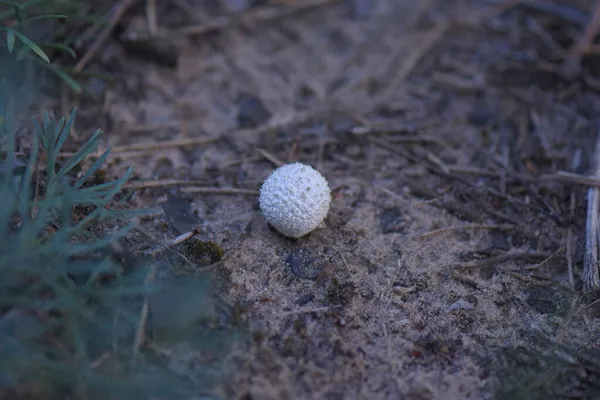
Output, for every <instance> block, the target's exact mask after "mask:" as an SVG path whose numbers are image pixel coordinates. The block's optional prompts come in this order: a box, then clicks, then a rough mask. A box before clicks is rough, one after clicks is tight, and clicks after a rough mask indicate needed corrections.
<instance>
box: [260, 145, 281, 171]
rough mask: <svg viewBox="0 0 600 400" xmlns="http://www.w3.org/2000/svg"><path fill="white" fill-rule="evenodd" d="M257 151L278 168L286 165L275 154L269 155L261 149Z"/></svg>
mask: <svg viewBox="0 0 600 400" xmlns="http://www.w3.org/2000/svg"><path fill="white" fill-rule="evenodd" d="M257 150H258V152H259V153H260V154H261V155H262V156H263V157H264V158H266V159H267V160H268V161H270V162H271V163H272V164H273V165H275V166H276V167H281V166H282V165H284V164H285V163H284V162H283V161H281V160H280V159H279V158H277V157H276V156H274V155H273V154H271V153H269V152H268V151H267V150H265V149H262V148H260V147H259V148H258V149H257Z"/></svg>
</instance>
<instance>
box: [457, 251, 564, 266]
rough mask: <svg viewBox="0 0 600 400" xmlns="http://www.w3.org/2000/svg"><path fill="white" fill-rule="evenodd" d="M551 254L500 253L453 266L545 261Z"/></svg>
mask: <svg viewBox="0 0 600 400" xmlns="http://www.w3.org/2000/svg"><path fill="white" fill-rule="evenodd" d="M552 256H553V254H546V253H509V254H500V255H498V256H494V257H489V258H486V259H483V260H475V261H470V262H467V263H463V264H457V265H455V266H453V268H456V269H463V268H483V267H489V266H491V265H495V264H500V263H504V262H507V261H525V262H531V263H536V262H542V263H543V262H545V261H547V260H548V259H550V258H552Z"/></svg>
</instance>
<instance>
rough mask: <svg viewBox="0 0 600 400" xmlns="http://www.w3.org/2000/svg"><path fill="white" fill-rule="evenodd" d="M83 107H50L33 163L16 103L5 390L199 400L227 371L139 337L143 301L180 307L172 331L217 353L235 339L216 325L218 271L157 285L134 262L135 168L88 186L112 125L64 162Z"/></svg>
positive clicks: (0, 349)
mask: <svg viewBox="0 0 600 400" xmlns="http://www.w3.org/2000/svg"><path fill="white" fill-rule="evenodd" d="M75 114H76V111H75V110H74V111H73V113H72V114H71V115H70V116H69V117H68V118H61V119H60V120H59V121H56V120H55V119H54V118H51V117H50V115H49V114H48V113H45V114H44V116H43V118H42V120H41V123H38V122H37V121H36V122H35V124H34V129H33V134H32V135H31V137H30V138H29V139H30V140H31V145H30V151H29V155H28V157H27V158H25V159H19V158H18V157H17V152H16V143H17V134H16V132H17V129H16V128H15V126H16V123H15V121H14V118H13V116H14V115H15V110H14V108H13V107H12V106H11V105H10V104H9V105H8V106H7V107H6V108H5V110H4V114H3V121H4V122H3V124H1V125H0V198H1V199H2V202H1V203H0V397H2V398H12V399H18V398H20V397H19V396H27V395H33V396H36V398H41V399H42V398H43V399H136V400H144V399H150V398H152V399H169V400H170V399H179V398H181V399H183V398H191V395H192V394H196V395H197V394H198V393H200V392H201V391H202V390H203V389H207V388H208V386H205V385H208V384H209V381H210V378H212V376H213V375H212V372H213V371H215V370H217V369H218V368H214V367H210V366H209V365H207V366H206V368H204V369H203V370H202V371H201V372H202V373H201V374H198V373H195V374H191V373H190V372H189V371H187V372H186V371H182V370H181V369H177V368H175V367H173V364H174V360H173V359H170V360H169V362H166V361H165V356H164V354H163V355H161V354H159V353H160V352H159V353H157V352H156V348H157V343H158V342H157V341H156V340H143V341H141V340H140V337H148V336H147V335H148V334H152V330H153V329H152V328H148V326H149V325H152V324H150V323H147V321H146V318H145V316H144V315H145V314H144V309H145V308H146V307H147V306H148V304H151V306H150V310H151V312H152V311H153V310H154V311H156V310H155V309H154V308H153V307H152V304H154V305H156V304H158V305H162V306H163V308H164V307H168V309H167V314H171V316H172V315H173V314H176V317H175V318H171V320H170V321H169V322H168V323H163V324H162V327H161V329H162V331H161V335H163V336H165V337H166V336H170V337H175V338H176V342H177V344H180V345H185V346H188V350H187V351H186V353H187V354H190V353H192V352H194V351H198V352H201V351H202V349H203V347H204V348H206V347H207V346H208V347H209V348H210V349H211V350H212V352H213V353H215V352H216V353H218V352H219V351H220V350H219V348H221V346H223V345H224V344H225V342H226V341H227V337H226V335H223V332H224V331H223V327H212V328H209V325H211V324H207V321H210V320H211V316H210V314H207V310H210V309H211V304H212V300H211V299H212V297H211V290H210V279H208V278H207V277H204V276H197V277H196V279H190V278H189V277H186V279H185V281H186V285H181V284H180V282H179V281H178V280H177V279H175V278H173V279H170V280H168V281H167V280H162V281H161V280H158V279H157V280H155V282H154V283H152V280H151V279H149V277H151V276H154V274H155V272H156V271H157V269H159V268H161V265H160V264H158V263H156V262H151V261H150V260H138V261H135V262H128V261H123V260H124V259H127V257H123V254H122V253H121V252H119V251H116V250H115V248H116V246H117V245H118V244H119V243H120V241H121V239H123V238H124V237H125V236H126V235H127V234H128V233H130V232H131V230H132V229H133V225H132V224H131V223H130V222H128V221H130V219H131V216H132V214H131V213H132V211H118V210H119V209H122V208H124V207H118V206H119V204H120V205H121V206H123V205H124V202H125V201H126V200H127V197H126V196H125V197H123V196H122V197H121V198H120V199H119V198H118V197H119V196H120V195H122V194H123V188H124V185H125V183H126V182H127V180H128V178H129V177H130V174H131V170H128V171H127V172H126V173H125V174H124V175H123V176H121V177H120V178H119V179H117V180H115V181H109V182H104V183H100V184H96V185H92V184H90V183H89V182H88V181H89V179H90V178H91V177H92V176H93V175H94V173H95V172H97V171H98V170H99V168H100V167H101V166H102V165H103V164H104V162H105V160H106V158H107V157H108V155H109V151H106V152H105V153H103V154H102V155H101V156H100V157H98V158H97V159H96V161H94V162H93V164H92V165H91V166H90V167H89V168H88V169H87V170H83V171H82V170H80V166H81V165H82V163H83V161H84V160H85V159H86V157H88V156H89V155H90V154H92V153H93V152H94V151H95V149H96V147H97V144H98V141H99V139H100V135H101V131H96V132H95V133H94V134H93V135H92V136H91V138H90V139H89V141H88V142H87V143H86V144H85V145H83V146H82V147H81V149H80V150H79V151H78V152H76V154H75V155H73V156H72V157H71V158H68V159H67V160H65V161H64V162H59V153H60V151H61V149H62V148H63V146H64V145H65V143H66V141H67V139H68V135H69V131H70V129H71V126H72V124H73V122H74V119H75ZM26 139H27V138H26ZM174 293H175V294H177V296H173V294H174ZM161 294H162V297H161ZM165 294H166V295H165ZM149 299H150V300H152V301H149ZM166 299H169V301H170V303H169V302H167V300H166ZM158 308H160V307H158ZM160 315H161V314H160V313H154V314H153V316H154V317H153V318H154V319H155V320H156V319H157V318H161V317H160ZM163 315H164V313H163ZM156 322H159V324H156ZM160 322H161V321H154V326H156V325H160ZM162 322H164V321H162ZM212 325H214V324H212ZM214 329H217V330H218V331H219V333H217V334H215V333H214ZM148 331H150V332H148ZM165 331H168V332H167V333H165ZM142 334H143V335H142ZM169 346H173V344H169ZM217 346H218V347H217ZM167 358H168V357H167ZM175 364H176V363H175ZM217 367H218V366H217ZM201 369H202V368H201ZM202 374H204V375H202ZM4 395H5V396H4ZM28 398H29V397H28Z"/></svg>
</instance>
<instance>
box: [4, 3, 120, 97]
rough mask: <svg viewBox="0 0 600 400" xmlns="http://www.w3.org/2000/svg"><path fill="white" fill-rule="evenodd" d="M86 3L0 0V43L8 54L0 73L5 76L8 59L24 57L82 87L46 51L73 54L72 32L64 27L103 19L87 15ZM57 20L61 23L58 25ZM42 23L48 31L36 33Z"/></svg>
mask: <svg viewBox="0 0 600 400" xmlns="http://www.w3.org/2000/svg"><path fill="white" fill-rule="evenodd" d="M103 2H105V1H104V0H101V1H100V2H98V1H96V3H103ZM110 5H111V4H110V3H107V6H110ZM89 6H90V4H89V2H83V1H77V0H23V1H17V0H10V1H9V0H0V43H2V44H3V45H4V49H3V50H5V51H6V52H8V55H9V56H10V57H2V58H4V60H2V61H3V62H2V63H0V72H1V74H0V75H4V76H6V69H7V68H9V69H10V66H11V65H10V64H11V63H14V62H20V61H27V62H30V63H31V64H33V65H37V66H41V67H43V68H44V69H45V70H49V71H51V72H52V73H53V74H55V75H56V76H58V77H59V78H60V79H62V80H63V81H64V82H65V83H66V84H67V85H69V87H70V88H71V89H72V90H74V91H75V92H77V93H79V92H82V91H83V90H85V89H84V88H83V86H82V85H81V84H80V83H79V82H78V81H77V79H75V78H74V77H73V76H72V73H71V71H70V70H69V69H68V68H66V67H64V66H61V65H58V64H56V63H55V62H53V61H51V60H50V57H49V55H50V54H61V53H62V54H66V55H68V56H69V57H70V58H72V59H76V58H77V54H76V52H75V50H74V49H73V47H72V42H73V40H74V39H75V37H76V36H75V35H70V36H69V35H67V34H66V31H68V30H69V29H70V28H72V27H75V26H78V27H81V26H82V23H84V24H83V26H85V24H89V23H90V22H95V23H98V24H102V23H103V21H102V19H100V18H96V17H93V16H88V13H89ZM58 22H63V24H62V25H60V26H59V25H58ZM64 22H67V23H64ZM44 24H50V25H46V26H45V27H46V30H49V31H50V32H48V33H47V34H46V35H42V37H39V36H40V35H39V34H37V33H36V31H40V30H43V26H44ZM52 24H53V25H52ZM48 27H49V28H48ZM53 27H54V29H53ZM1 53H2V52H0V54H1ZM7 62H8V64H7Z"/></svg>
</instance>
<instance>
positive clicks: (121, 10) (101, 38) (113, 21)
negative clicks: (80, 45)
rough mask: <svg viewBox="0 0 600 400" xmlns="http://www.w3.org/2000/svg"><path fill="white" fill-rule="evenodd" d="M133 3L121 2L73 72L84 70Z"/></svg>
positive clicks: (133, 1)
mask: <svg viewBox="0 0 600 400" xmlns="http://www.w3.org/2000/svg"><path fill="white" fill-rule="evenodd" d="M133 3H135V0H123V1H122V2H121V4H120V5H119V6H118V8H117V10H116V11H115V13H114V14H113V16H112V17H111V18H110V21H109V22H108V25H107V26H106V28H104V29H103V30H102V32H101V33H100V34H99V35H98V36H97V37H96V40H95V41H94V43H92V45H91V46H90V49H89V50H88V51H87V53H85V55H84V56H83V57H82V58H81V60H79V62H78V63H77V64H75V67H74V68H73V71H75V72H81V70H83V68H85V66H86V65H87V64H88V63H89V62H90V60H91V59H92V58H93V57H94V55H96V53H97V52H98V50H99V49H100V46H102V44H103V43H104V42H105V41H106V39H107V38H108V35H110V33H111V32H112V30H113V29H114V28H115V26H116V25H117V23H118V22H119V21H120V20H121V18H122V17H123V15H125V12H126V11H127V9H128V8H129V7H131V6H132V5H133Z"/></svg>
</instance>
